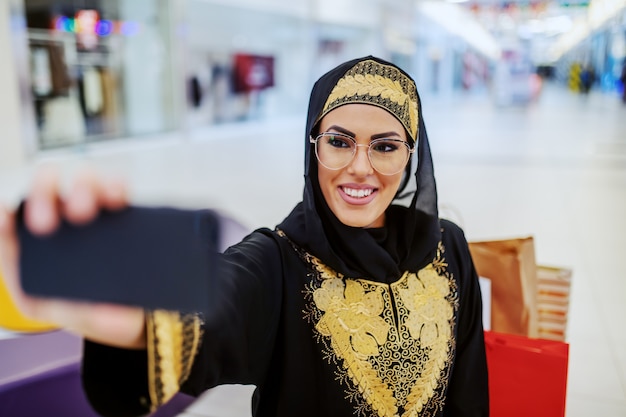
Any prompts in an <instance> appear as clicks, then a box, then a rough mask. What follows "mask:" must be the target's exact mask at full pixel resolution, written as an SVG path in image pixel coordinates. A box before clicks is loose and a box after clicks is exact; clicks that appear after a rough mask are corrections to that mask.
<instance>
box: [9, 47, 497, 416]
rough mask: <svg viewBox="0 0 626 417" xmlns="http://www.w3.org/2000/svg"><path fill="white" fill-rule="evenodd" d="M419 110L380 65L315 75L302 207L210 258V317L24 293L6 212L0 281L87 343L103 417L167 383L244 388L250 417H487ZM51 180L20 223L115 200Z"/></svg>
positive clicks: (172, 387)
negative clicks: (249, 388) (61, 189)
mask: <svg viewBox="0 0 626 417" xmlns="http://www.w3.org/2000/svg"><path fill="white" fill-rule="evenodd" d="M420 106H421V104H420V101H419V96H418V94H417V89H416V86H415V83H414V82H413V80H412V79H411V78H410V77H409V76H408V75H407V74H406V73H405V72H404V71H403V70H401V69H400V68H398V67H397V66H395V65H393V64H391V63H389V62H386V61H384V60H381V59H379V58H375V57H371V56H368V57H364V58H359V59H355V60H352V61H349V62H346V63H344V64H341V65H339V66H338V67H336V68H335V69H333V70H331V71H330V72H328V73H327V74H325V75H324V76H322V77H321V78H320V79H319V80H318V81H317V83H316V84H315V86H314V87H313V91H312V93H311V99H310V103H309V113H308V118H307V126H306V132H305V137H304V140H305V144H306V148H305V149H306V151H305V187H304V195H303V200H302V202H301V203H299V204H297V205H296V207H295V208H294V209H293V211H292V212H291V213H290V214H289V215H288V216H287V217H286V218H285V220H284V221H283V222H282V223H280V224H279V225H278V226H277V227H276V228H275V229H273V230H270V229H268V228H262V229H258V230H256V231H254V232H252V233H251V234H249V235H248V236H246V237H245V238H244V239H243V240H242V241H241V242H239V243H237V244H235V245H233V246H231V247H230V248H228V249H227V250H226V251H225V252H224V253H223V255H221V257H220V264H219V271H218V272H217V273H215V274H212V275H211V276H208V277H207V278H206V279H207V280H209V288H211V291H212V293H211V294H210V299H211V300H212V301H213V303H212V304H211V305H210V306H209V309H208V311H206V312H205V314H204V315H195V314H182V313H179V312H171V311H163V310H156V311H145V312H143V310H141V311H136V310H129V311H126V310H124V309H120V308H118V309H116V310H115V312H116V314H115V315H112V314H111V313H112V311H111V306H109V307H110V308H107V309H100V310H99V309H98V306H94V305H90V304H88V303H82V304H80V305H78V306H76V305H74V304H71V303H69V302H64V301H55V302H54V303H52V302H51V301H49V300H37V299H32V298H28V297H25V296H24V294H21V293H20V292H19V289H18V288H17V287H18V285H16V283H17V280H18V278H19V277H18V276H17V270H18V269H17V267H16V261H15V259H16V258H17V255H18V254H17V252H18V251H19V245H18V244H17V241H16V238H15V235H14V231H13V229H14V220H13V218H12V216H11V215H10V214H8V213H3V211H2V210H0V255H2V261H3V262H2V263H3V265H5V266H8V268H7V269H6V271H7V272H8V274H7V278H8V282H10V283H12V285H10V286H9V287H10V288H13V289H14V292H15V294H14V295H15V296H16V297H17V298H18V299H21V300H22V301H23V302H24V303H25V304H27V305H29V306H30V307H31V309H30V310H29V311H32V312H39V311H49V312H51V313H56V314H55V315H54V317H55V318H58V319H59V320H55V322H59V323H60V324H61V325H63V326H65V327H67V326H72V328H73V329H74V331H77V332H79V333H81V334H83V335H85V336H87V337H88V338H90V340H86V342H85V348H84V359H83V360H84V363H83V367H82V370H83V384H84V387H85V389H86V390H87V393H88V396H89V398H90V400H91V402H92V404H93V405H94V407H96V409H97V410H98V411H99V412H100V413H101V414H103V415H111V416H119V415H142V414H147V413H148V412H150V411H151V410H154V409H156V408H158V407H159V406H160V405H162V404H164V403H165V402H167V401H168V399H170V398H172V396H173V395H174V394H175V393H176V392H177V391H179V390H180V391H182V392H185V393H188V394H192V395H198V394H200V393H202V392H203V391H205V390H206V389H208V388H212V387H214V386H217V385H221V384H250V385H255V386H256V391H255V394H254V397H253V404H252V413H253V415H254V416H255V417H266V416H267V417H269V416H272V417H276V416H278V417H281V416H284V417H291V416H301V417H309V416H310V417H314V416H315V417H317V416H340V417H343V416H345V417H347V416H379V417H383V416H384V417H397V416H403V417H404V416H406V417H409V416H418V415H419V416H421V417H435V416H436V417H442V416H461V417H470V416H471V417H478V416H486V415H488V408H489V398H488V384H487V366H486V358H485V344H484V337H483V328H482V316H481V314H482V309H481V298H480V290H479V285H478V278H477V275H476V272H475V270H474V266H473V263H472V260H471V257H470V253H469V250H468V246H467V242H466V241H465V237H464V235H463V232H462V231H461V230H460V229H459V228H458V227H457V226H455V225H454V224H452V223H450V222H448V221H445V220H440V219H439V216H438V211H437V192H436V187H435V178H434V173H433V164H432V159H431V155H430V148H429V144H428V137H427V135H426V129H425V127H424V122H423V119H422V117H421V107H420ZM312 138H313V139H312ZM412 157H413V158H416V159H417V163H416V164H411V163H410V159H411V158H412ZM413 166H416V169H415V172H414V173H411V169H412V167H413ZM80 180H81V178H78V179H77V181H78V182H79V183H80V182H81V181H80ZM57 185H58V184H56V183H55V182H54V181H52V180H51V179H50V178H49V177H43V178H41V179H40V180H39V181H35V185H34V186H33V191H32V192H31V194H30V197H29V199H28V201H27V202H26V206H25V210H26V212H27V214H28V216H26V220H27V223H29V224H28V227H29V228H31V229H37V228H36V227H33V226H39V228H40V229H39V230H44V231H46V232H47V233H50V232H51V231H52V229H54V227H55V226H54V225H55V224H58V222H59V219H60V217H64V218H66V219H67V220H68V221H70V222H73V223H78V222H79V221H80V222H85V221H88V220H89V219H93V218H95V217H96V215H97V212H98V209H99V208H104V207H106V206H105V204H108V205H109V207H111V206H114V207H116V208H117V209H119V208H120V205H122V206H123V205H124V204H125V202H126V200H125V199H124V198H113V197H112V196H124V195H125V194H123V193H120V192H119V191H120V190H117V191H118V192H116V193H111V191H115V189H114V188H112V187H111V186H106V185H105V184H103V183H102V181H100V180H99V179H97V178H91V179H90V180H89V181H85V179H84V178H83V179H82V187H77V188H76V190H75V191H73V192H72V191H71V192H70V193H68V194H67V195H64V196H59V194H58V187H57ZM407 187H408V189H409V190H410V191H408V192H407V191H404V189H405V188H407ZM107 192H108V194H107ZM399 194H405V195H409V196H410V197H411V198H410V199H409V200H410V201H409V202H408V204H405V205H401V204H400V203H399V202H398V201H397V200H398V198H397V196H398V195H399ZM107 195H108V197H107ZM85 199H87V200H89V201H87V202H85ZM59 201H62V202H63V204H58V203H59ZM403 201H404V200H403ZM33 202H34V204H33ZM78 203H81V204H78ZM85 203H89V204H85ZM67 207H74V209H73V210H71V211H67V210H66V208H67ZM58 210H61V212H59V211H58ZM63 210H65V211H63ZM3 214H4V216H3ZM3 218H4V221H3ZM137 250H138V251H141V250H144V251H145V248H137ZM68 256H71V255H68ZM139 258H140V257H139V256H138V257H137V259H139ZM174 261H175V260H174ZM180 270H181V271H182V270H183V268H182V265H181V269H180ZM180 278H181V280H183V279H184V277H180ZM181 285H184V284H182V281H181ZM148 290H149V289H148ZM190 291H198V289H197V288H192V289H191V290H190ZM42 306H43V307H46V309H44V310H42V309H41V307H42ZM59 311H60V312H61V313H59ZM76 317H80V318H81V319H80V320H79V321H78V322H76V320H75V318H76ZM112 329H113V330H114V331H113V332H112V331H111V330H112Z"/></svg>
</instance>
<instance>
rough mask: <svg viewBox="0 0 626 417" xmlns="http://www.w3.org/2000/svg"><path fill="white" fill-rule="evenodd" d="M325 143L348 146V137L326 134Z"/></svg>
mask: <svg viewBox="0 0 626 417" xmlns="http://www.w3.org/2000/svg"><path fill="white" fill-rule="evenodd" d="M327 143H328V144H329V145H330V146H332V147H335V148H349V147H350V142H349V139H345V138H341V137H339V136H328V137H327Z"/></svg>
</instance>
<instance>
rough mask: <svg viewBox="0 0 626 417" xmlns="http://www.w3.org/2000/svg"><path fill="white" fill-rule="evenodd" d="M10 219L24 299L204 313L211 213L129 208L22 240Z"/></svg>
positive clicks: (215, 221)
mask: <svg viewBox="0 0 626 417" xmlns="http://www.w3.org/2000/svg"><path fill="white" fill-rule="evenodd" d="M22 211H23V208H22V209H20V215H19V216H18V219H19V225H18V235H19V240H20V275H21V280H22V287H23V289H24V291H25V292H26V293H28V294H31V295H36V296H43V297H56V298H65V299H73V300H86V301H95V302H106V303H115V304H125V305H133V306H141V307H144V308H147V309H168V310H177V311H182V312H203V311H207V309H208V305H209V301H210V280H211V276H212V274H214V273H215V272H216V270H217V266H216V262H217V251H218V248H219V217H218V215H217V214H216V213H215V212H213V211H211V210H201V211H192V210H180V209H174V208H167V207H163V208H149V207H130V208H127V209H125V210H122V211H116V212H106V211H105V212H102V213H101V214H100V215H99V216H98V218H97V219H96V220H94V221H93V222H92V223H90V224H88V225H85V226H75V225H71V224H69V223H67V222H63V224H62V225H61V227H60V228H59V229H58V230H57V231H56V232H55V233H54V234H52V235H50V236H47V237H39V236H35V235H33V234H32V233H30V232H29V231H28V230H27V228H26V227H25V225H24V222H23V220H22V215H21V212H22Z"/></svg>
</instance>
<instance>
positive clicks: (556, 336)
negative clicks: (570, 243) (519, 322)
mask: <svg viewBox="0 0 626 417" xmlns="http://www.w3.org/2000/svg"><path fill="white" fill-rule="evenodd" d="M571 280H572V270H571V269H569V268H562V267H553V266H546V265H537V312H538V315H539V317H538V320H539V335H538V337H540V338H542V339H551V340H560V341H565V339H566V336H567V317H568V313H569V293H570V287H571Z"/></svg>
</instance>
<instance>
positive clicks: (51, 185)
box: [24, 168, 60, 235]
mask: <svg viewBox="0 0 626 417" xmlns="http://www.w3.org/2000/svg"><path fill="white" fill-rule="evenodd" d="M24 221H25V222H26V225H27V226H28V228H29V229H30V230H31V231H32V232H33V233H35V234H38V235H48V234H50V233H52V232H53V231H54V230H56V228H57V227H58V225H59V221H60V219H59V176H58V172H57V171H56V170H53V169H50V168H48V169H42V170H41V171H39V172H38V173H37V174H36V175H35V178H34V181H33V185H32V187H31V190H30V192H29V193H28V196H27V198H26V205H25V207H24Z"/></svg>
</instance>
